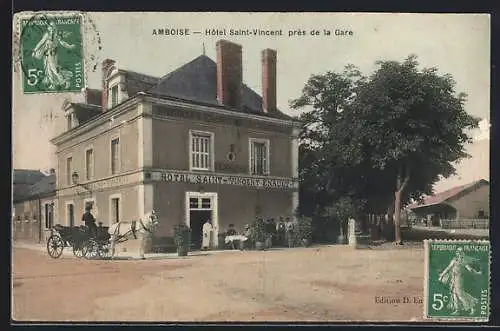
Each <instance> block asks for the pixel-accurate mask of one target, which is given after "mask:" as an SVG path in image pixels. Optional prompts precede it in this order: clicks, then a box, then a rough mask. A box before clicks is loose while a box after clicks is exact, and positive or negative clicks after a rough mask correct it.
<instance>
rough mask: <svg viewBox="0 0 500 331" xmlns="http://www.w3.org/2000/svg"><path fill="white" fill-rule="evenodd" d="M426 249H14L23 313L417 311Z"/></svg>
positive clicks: (326, 317)
mask: <svg viewBox="0 0 500 331" xmlns="http://www.w3.org/2000/svg"><path fill="white" fill-rule="evenodd" d="M423 255H424V254H423V249H422V247H421V246H419V247H405V248H394V247H392V246H389V245H388V246H387V247H376V248H373V249H358V250H354V249H352V248H350V247H348V246H321V247H310V248H294V249H286V250H271V251H265V252H257V251H250V252H247V251H245V252H240V251H229V252H217V253H213V252H210V253H207V254H206V255H197V256H189V257H187V258H177V257H171V258H163V259H153V258H150V259H148V260H145V261H140V260H117V261H102V260H101V261H99V260H79V259H77V258H74V257H69V256H63V257H62V258H60V259H57V260H54V259H51V258H50V257H49V256H48V255H47V253H46V252H45V253H44V252H43V251H41V250H38V251H37V250H30V249H25V248H17V247H15V248H14V249H13V305H12V306H13V318H14V319H15V320H19V321H21V320H22V321H28V320H29V321H42V320H50V321H159V322H168V321H349V320H351V321H353V320H358V321H410V320H420V319H421V317H422V306H423V305H422V295H423V293H422V289H423V274H424V270H423Z"/></svg>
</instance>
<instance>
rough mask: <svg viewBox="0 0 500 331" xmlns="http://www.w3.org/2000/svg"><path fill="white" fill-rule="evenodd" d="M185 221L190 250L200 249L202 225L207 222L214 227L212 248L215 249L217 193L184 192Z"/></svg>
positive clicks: (216, 243)
mask: <svg viewBox="0 0 500 331" xmlns="http://www.w3.org/2000/svg"><path fill="white" fill-rule="evenodd" d="M186 219H187V224H188V226H189V227H190V228H191V248H192V249H200V248H201V244H202V236H203V224H205V222H206V221H207V220H210V221H211V222H212V226H213V227H215V229H214V232H213V241H212V243H211V244H212V246H213V247H217V245H218V242H217V235H218V230H217V227H218V220H217V193H200V192H186Z"/></svg>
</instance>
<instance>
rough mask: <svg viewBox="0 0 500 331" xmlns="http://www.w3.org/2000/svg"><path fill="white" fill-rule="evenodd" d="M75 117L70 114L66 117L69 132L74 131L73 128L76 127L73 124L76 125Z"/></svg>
mask: <svg viewBox="0 0 500 331" xmlns="http://www.w3.org/2000/svg"><path fill="white" fill-rule="evenodd" d="M73 116H74V115H73V113H68V114H67V115H66V122H67V128H68V130H71V129H73V127H74V125H73V123H74V120H73Z"/></svg>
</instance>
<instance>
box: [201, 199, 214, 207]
mask: <svg viewBox="0 0 500 331" xmlns="http://www.w3.org/2000/svg"><path fill="white" fill-rule="evenodd" d="M211 202H212V201H211V200H210V199H207V198H203V199H201V208H203V209H210V207H211Z"/></svg>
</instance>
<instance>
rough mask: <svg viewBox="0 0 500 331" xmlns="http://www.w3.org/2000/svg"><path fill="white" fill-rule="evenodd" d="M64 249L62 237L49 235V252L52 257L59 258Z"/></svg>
mask: <svg viewBox="0 0 500 331" xmlns="http://www.w3.org/2000/svg"><path fill="white" fill-rule="evenodd" d="M63 249H64V241H63V240H62V238H61V237H60V236H58V235H52V236H50V237H49V240H47V252H48V253H49V255H50V257H52V258H54V259H57V258H59V257H60V256H61V255H62V253H63Z"/></svg>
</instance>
